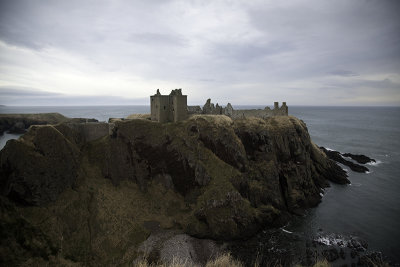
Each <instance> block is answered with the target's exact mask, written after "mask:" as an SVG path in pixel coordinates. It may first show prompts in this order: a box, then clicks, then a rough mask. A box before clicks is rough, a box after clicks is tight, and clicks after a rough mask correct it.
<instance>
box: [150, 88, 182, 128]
mask: <svg viewBox="0 0 400 267" xmlns="http://www.w3.org/2000/svg"><path fill="white" fill-rule="evenodd" d="M150 106H151V120H152V121H158V122H177V121H181V120H184V119H186V118H187V116H188V114H187V95H182V89H175V90H172V91H171V93H170V94H169V95H161V93H160V90H159V89H157V93H156V94H155V95H152V96H150Z"/></svg>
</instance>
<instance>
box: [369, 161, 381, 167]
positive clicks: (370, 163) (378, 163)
mask: <svg viewBox="0 0 400 267" xmlns="http://www.w3.org/2000/svg"><path fill="white" fill-rule="evenodd" d="M382 163H383V162H382V161H380V160H376V162H368V163H367V165H370V166H378V165H380V164H382Z"/></svg>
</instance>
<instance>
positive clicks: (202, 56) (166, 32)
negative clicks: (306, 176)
mask: <svg viewBox="0 0 400 267" xmlns="http://www.w3.org/2000/svg"><path fill="white" fill-rule="evenodd" d="M399 11H400V3H399V2H398V1H396V0H387V1H381V0H355V1H347V0H338V1H320V0H307V1H305V0H295V1H290V2H289V1H257V0H255V1H239V0H238V1H233V0H225V1H224V0H221V1H218V0H217V1H194V0H193V1H183V0H181V1H175V0H169V1H161V0H152V1H124V0H116V1H105V0H100V1H94V0H93V1H90V0H89V1H76V0H72V1H57V0H56V1H50V0H44V1H29V0H15V1H5V0H0V104H5V105H25V104H26V105H59V104H61V105H67V104H68V105H71V104H78V103H79V104H82V105H90V104H103V103H108V104H118V103H121V104H148V96H149V95H150V94H154V92H155V90H156V89H157V88H160V89H161V92H163V93H168V92H169V90H171V89H173V88H183V90H184V93H186V94H188V95H189V98H188V100H189V102H190V103H192V104H194V103H197V104H201V103H203V102H204V101H205V99H206V98H208V97H211V98H212V99H213V100H214V101H217V102H220V103H222V104H226V103H227V102H228V101H229V102H231V103H235V104H268V105H269V104H270V103H272V102H273V101H287V102H288V104H289V105H290V104H292V105H400V71H399V70H400V35H399V34H398V33H399V32H400V20H399V19H398V14H399Z"/></svg>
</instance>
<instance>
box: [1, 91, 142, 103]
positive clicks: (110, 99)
mask: <svg viewBox="0 0 400 267" xmlns="http://www.w3.org/2000/svg"><path fill="white" fill-rule="evenodd" d="M0 99H1V102H0V105H11V106H12V105H27V106H30V105H36V106H37V105H53V106H57V105H63V106H65V105H138V104H144V103H145V104H147V103H148V101H149V100H148V98H134V99H132V98H125V97H118V96H93V95H90V96H89V95H87V96H85V95H83V96H82V95H80V96H77V95H65V94H59V93H53V92H46V91H42V90H38V89H36V88H19V87H8V86H1V87H0Z"/></svg>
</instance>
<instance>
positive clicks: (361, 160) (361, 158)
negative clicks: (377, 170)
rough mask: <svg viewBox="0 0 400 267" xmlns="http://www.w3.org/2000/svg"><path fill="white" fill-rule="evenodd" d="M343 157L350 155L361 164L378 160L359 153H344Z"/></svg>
mask: <svg viewBox="0 0 400 267" xmlns="http://www.w3.org/2000/svg"><path fill="white" fill-rule="evenodd" d="M342 156H343V157H349V158H351V159H353V160H355V161H357V162H358V163H360V164H366V163H370V162H376V160H374V159H371V158H370V157H367V156H365V155H357V154H351V153H344V154H342Z"/></svg>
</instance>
